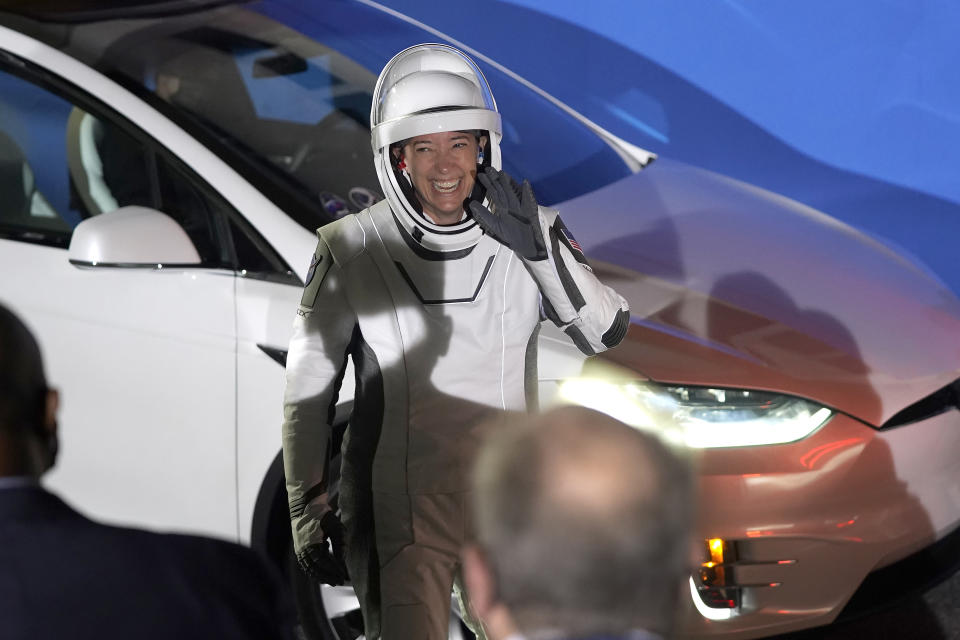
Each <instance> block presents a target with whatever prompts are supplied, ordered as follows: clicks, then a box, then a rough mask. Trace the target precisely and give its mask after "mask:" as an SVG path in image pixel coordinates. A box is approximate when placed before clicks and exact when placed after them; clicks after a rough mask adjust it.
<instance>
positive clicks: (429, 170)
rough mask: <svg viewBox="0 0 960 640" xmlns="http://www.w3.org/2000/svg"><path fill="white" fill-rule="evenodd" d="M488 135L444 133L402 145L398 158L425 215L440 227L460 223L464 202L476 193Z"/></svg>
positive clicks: (463, 132)
mask: <svg viewBox="0 0 960 640" xmlns="http://www.w3.org/2000/svg"><path fill="white" fill-rule="evenodd" d="M486 143H487V137H486V136H479V137H477V136H476V135H475V134H473V133H472V132H466V131H443V132H440V133H431V134H428V135H425V136H417V137H416V138H412V139H410V140H408V141H406V142H405V143H403V144H402V146H400V149H399V153H398V155H399V157H400V159H401V162H402V163H403V165H404V167H405V169H403V170H405V171H406V175H407V176H408V179H409V180H410V181H411V183H412V184H413V188H414V190H415V191H416V195H417V198H418V199H419V201H420V204H421V206H422V207H423V213H424V214H425V215H428V216H429V217H430V219H432V220H433V221H434V222H435V223H437V224H439V225H448V224H454V223H456V222H460V221H461V220H462V219H463V217H464V215H466V214H465V212H464V208H463V202H464V200H466V199H467V198H468V197H470V194H471V193H472V192H473V185H474V184H475V183H476V179H477V164H478V160H479V161H482V158H483V156H482V155H480V149H482V148H483V147H484V145H486Z"/></svg>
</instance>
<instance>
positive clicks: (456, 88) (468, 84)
mask: <svg viewBox="0 0 960 640" xmlns="http://www.w3.org/2000/svg"><path fill="white" fill-rule="evenodd" d="M370 130H371V139H372V144H373V154H374V162H375V164H376V169H377V176H378V178H379V179H380V186H381V188H382V189H383V193H384V196H385V197H386V199H387V201H388V202H389V203H390V207H391V208H392V209H393V214H394V216H395V217H396V218H397V221H398V222H399V223H400V224H401V226H402V227H403V228H404V229H405V230H406V231H407V233H408V234H410V236H411V237H412V238H414V239H415V240H416V241H417V242H419V243H420V244H421V245H423V246H424V247H426V248H428V249H431V250H434V251H442V252H448V251H458V250H461V249H465V248H467V247H470V246H473V245H474V244H476V242H477V241H478V240H479V239H480V236H481V230H480V227H479V226H477V224H476V222H475V221H474V220H473V218H472V217H470V216H469V215H468V216H467V217H466V218H465V219H464V220H463V221H461V222H459V223H457V224H454V225H446V226H441V225H437V224H434V223H433V221H431V220H430V219H429V218H428V217H426V216H424V215H423V214H422V209H421V207H420V203H419V201H418V199H417V196H416V194H415V192H414V190H413V187H412V185H411V184H410V182H409V180H408V179H407V178H406V177H405V176H404V175H403V174H402V172H401V171H400V169H399V168H398V166H397V161H396V159H395V158H394V155H393V153H392V152H391V145H394V144H397V143H400V142H402V141H404V140H407V139H408V138H413V137H416V136H420V135H424V134H427V133H432V132H441V131H473V130H479V131H482V132H483V133H484V135H486V136H487V144H486V146H485V147H484V148H483V149H482V151H483V161H482V163H483V164H482V166H488V165H489V166H492V167H494V168H495V169H500V168H501V163H500V139H501V135H502V134H501V123H500V114H499V112H498V111H497V103H496V102H495V101H494V99H493V94H492V93H491V92H490V85H488V84H487V80H486V78H484V77H483V72H481V71H480V69H479V67H477V65H476V64H475V63H474V62H473V60H471V59H470V58H468V57H467V56H466V55H465V54H464V53H462V52H461V51H459V50H458V49H455V48H454V47H451V46H449V45H445V44H419V45H416V46H413V47H410V48H409V49H405V50H403V51H401V52H400V53H398V54H397V55H395V56H394V57H393V59H391V60H390V62H388V63H387V65H386V66H385V67H384V68H383V71H381V72H380V77H379V78H378V79H377V85H376V88H375V89H374V92H373V105H372V107H371V109H370ZM480 169H481V167H478V171H479V170H480ZM474 194H475V195H480V194H482V189H481V188H480V187H479V186H478V185H475V186H474ZM481 199H482V196H481Z"/></svg>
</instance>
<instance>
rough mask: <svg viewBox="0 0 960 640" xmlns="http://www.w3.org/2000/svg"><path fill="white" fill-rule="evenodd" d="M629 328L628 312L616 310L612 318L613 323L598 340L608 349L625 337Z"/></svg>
mask: <svg viewBox="0 0 960 640" xmlns="http://www.w3.org/2000/svg"><path fill="white" fill-rule="evenodd" d="M629 328H630V312H629V311H625V310H623V309H621V310H620V311H618V312H617V317H616V318H614V319H613V324H612V325H610V328H609V329H607V330H606V332H605V333H604V334H603V335H602V336H600V342H602V343H603V344H604V346H605V347H607V348H608V349H609V348H612V347H615V346H617V345H618V344H620V341H621V340H623V339H624V338H625V337H626V335H627V329H629Z"/></svg>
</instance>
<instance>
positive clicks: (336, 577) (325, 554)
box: [297, 511, 350, 586]
mask: <svg viewBox="0 0 960 640" xmlns="http://www.w3.org/2000/svg"><path fill="white" fill-rule="evenodd" d="M320 528H321V529H323V533H324V535H325V536H326V537H327V539H329V540H330V547H332V548H333V550H332V552H331V549H330V548H329V547H328V546H327V543H326V542H323V543H314V544H310V545H307V546H306V548H304V549H302V550H301V551H300V553H298V554H297V562H298V563H299V564H300V568H301V569H303V572H304V573H306V574H307V575H308V576H310V577H311V578H313V579H314V580H316V581H317V582H322V583H323V584H329V585H331V586H337V585H341V584H344V583H345V582H347V581H348V580H350V575H349V574H348V573H347V564H346V562H344V560H343V555H344V554H343V524H341V522H340V518H338V517H337V515H336V514H335V513H334V512H332V511H328V512H327V514H326V515H325V516H323V518H321V519H320Z"/></svg>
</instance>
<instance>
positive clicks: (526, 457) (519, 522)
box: [463, 407, 694, 640]
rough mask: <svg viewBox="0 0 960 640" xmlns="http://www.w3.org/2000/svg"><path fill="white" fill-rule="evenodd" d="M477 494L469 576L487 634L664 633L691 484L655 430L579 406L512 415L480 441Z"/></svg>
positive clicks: (607, 637) (682, 554) (682, 564)
mask: <svg viewBox="0 0 960 640" xmlns="http://www.w3.org/2000/svg"><path fill="white" fill-rule="evenodd" d="M473 489H474V497H473V507H474V522H475V523H476V531H477V541H476V543H475V544H474V545H471V546H469V547H467V549H465V551H464V558H463V566H464V580H465V583H466V586H467V590H468V591H469V593H470V597H471V600H472V603H473V606H474V609H475V610H476V613H477V614H478V615H479V616H480V617H481V619H482V620H483V621H484V627H485V629H486V630H487V631H488V633H489V635H490V636H491V637H492V638H495V639H496V640H504V639H506V638H521V637H523V638H527V639H528V640H533V639H537V640H540V639H541V638H550V639H558V640H559V639H561V638H563V639H573V638H577V639H584V640H585V639H587V638H603V639H604V640H614V639H615V638H623V639H630V640H633V639H637V640H639V639H650V638H660V637H667V636H668V635H669V633H670V630H671V626H672V621H673V617H674V611H675V605H676V602H677V597H678V596H679V594H680V593H681V589H682V586H683V581H684V578H685V577H686V576H687V575H688V574H689V559H690V548H691V547H690V543H689V536H690V533H691V526H692V517H693V512H694V496H693V480H692V476H691V474H690V470H689V468H688V466H687V464H686V463H685V462H684V461H683V460H681V459H680V458H679V457H678V456H677V455H676V454H675V453H673V452H671V451H670V450H668V449H667V448H666V447H665V446H664V445H663V444H662V443H661V442H660V441H659V440H658V439H656V438H655V437H654V436H651V435H649V434H645V433H642V432H640V431H637V430H635V429H632V428H630V427H628V426H627V425H625V424H623V423H621V422H619V421H617V420H615V419H613V418H610V417H609V416H606V415H604V414H602V413H598V412H596V411H593V410H591V409H585V408H582V407H564V408H560V409H554V410H552V411H549V412H547V413H544V414H542V415H540V416H536V417H518V418H517V424H516V425H507V428H505V429H502V430H500V431H499V433H497V434H496V435H495V436H494V437H493V438H491V439H490V441H488V442H487V443H486V444H485V446H484V448H483V449H482V451H481V453H480V456H479V458H478V460H477V464H476V467H475V470H474V476H473Z"/></svg>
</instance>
